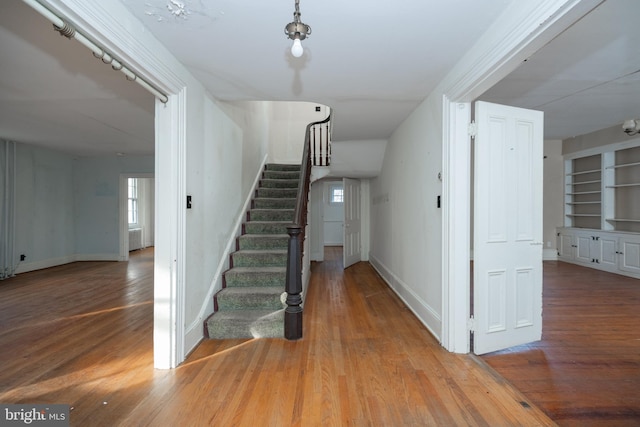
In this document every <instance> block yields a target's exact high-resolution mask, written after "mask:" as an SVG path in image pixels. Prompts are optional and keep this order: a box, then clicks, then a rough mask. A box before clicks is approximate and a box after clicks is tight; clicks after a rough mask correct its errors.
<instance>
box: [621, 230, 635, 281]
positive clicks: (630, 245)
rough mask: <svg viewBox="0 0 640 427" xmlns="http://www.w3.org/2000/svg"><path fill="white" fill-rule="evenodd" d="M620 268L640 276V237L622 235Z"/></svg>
mask: <svg viewBox="0 0 640 427" xmlns="http://www.w3.org/2000/svg"><path fill="white" fill-rule="evenodd" d="M619 242H620V249H619V252H620V254H619V257H620V263H619V268H620V270H622V271H627V272H629V273H634V274H637V275H639V276H640V237H620V239H619Z"/></svg>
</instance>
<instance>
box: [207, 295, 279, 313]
mask: <svg viewBox="0 0 640 427" xmlns="http://www.w3.org/2000/svg"><path fill="white" fill-rule="evenodd" d="M217 302H218V310H238V309H242V310H246V309H250V310H251V309H260V310H282V309H283V308H285V307H284V306H283V305H282V300H281V299H280V295H260V294H259V295H252V294H247V295H244V296H242V297H241V298H239V297H237V296H236V295H230V296H226V295H224V294H223V293H221V294H219V295H218V297H217Z"/></svg>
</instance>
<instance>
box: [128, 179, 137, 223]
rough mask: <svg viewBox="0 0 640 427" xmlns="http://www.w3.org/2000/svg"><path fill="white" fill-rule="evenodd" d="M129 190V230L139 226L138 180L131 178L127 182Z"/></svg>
mask: <svg viewBox="0 0 640 427" xmlns="http://www.w3.org/2000/svg"><path fill="white" fill-rule="evenodd" d="M127 188H128V197H127V198H128V200H127V212H128V218H129V228H132V227H136V226H138V180H137V179H136V178H129V179H128V180H127Z"/></svg>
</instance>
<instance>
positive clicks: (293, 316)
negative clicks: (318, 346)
mask: <svg viewBox="0 0 640 427" xmlns="http://www.w3.org/2000/svg"><path fill="white" fill-rule="evenodd" d="M330 120H331V114H329V115H328V116H327V118H326V119H324V120H322V121H319V122H313V123H309V124H308V125H307V128H306V131H305V139H304V149H303V152H302V163H301V165H302V166H301V168H300V178H299V180H298V194H297V196H296V207H295V210H294V213H293V223H292V224H291V225H288V226H287V233H288V234H289V243H288V246H287V275H286V282H285V291H286V292H287V300H286V303H287V307H286V308H285V310H284V337H285V338H286V339H288V340H297V339H300V338H302V256H303V245H304V239H305V232H304V229H305V227H306V225H307V202H308V200H309V187H310V185H311V167H312V165H311V154H310V153H311V130H312V129H313V127H314V126H316V125H322V124H324V123H329V121H330ZM327 129H329V128H328V126H327ZM329 138H330V137H329V132H327V141H329Z"/></svg>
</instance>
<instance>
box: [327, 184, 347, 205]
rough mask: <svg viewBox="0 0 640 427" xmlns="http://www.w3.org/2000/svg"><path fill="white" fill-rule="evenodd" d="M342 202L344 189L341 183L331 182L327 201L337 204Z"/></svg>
mask: <svg viewBox="0 0 640 427" xmlns="http://www.w3.org/2000/svg"><path fill="white" fill-rule="evenodd" d="M343 202H344V189H343V188H342V184H332V185H330V186H329V203H331V204H338V203H343Z"/></svg>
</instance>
